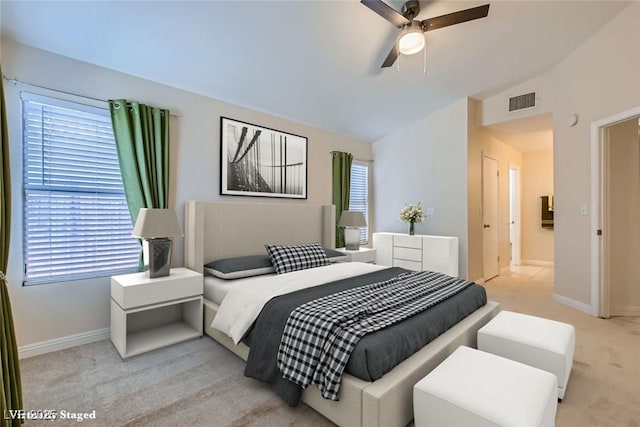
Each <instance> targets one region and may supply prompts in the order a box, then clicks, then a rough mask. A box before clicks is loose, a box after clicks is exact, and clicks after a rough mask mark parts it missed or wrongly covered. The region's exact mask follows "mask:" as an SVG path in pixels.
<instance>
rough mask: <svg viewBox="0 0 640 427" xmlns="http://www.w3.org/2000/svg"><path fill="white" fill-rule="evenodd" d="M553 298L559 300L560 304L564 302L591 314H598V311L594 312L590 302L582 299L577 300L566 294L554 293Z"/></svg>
mask: <svg viewBox="0 0 640 427" xmlns="http://www.w3.org/2000/svg"><path fill="white" fill-rule="evenodd" d="M553 300H554V301H555V302H559V303H560V304H564V305H566V306H568V307H571V308H575V309H576V310H580V311H582V312H584V313H587V314H590V315H591V316H597V315H598V313H594V312H593V309H592V307H591V306H590V305H589V304H585V303H583V302H580V301H576V300H574V299H571V298H568V297H565V296H564V295H559V294H556V293H554V294H553Z"/></svg>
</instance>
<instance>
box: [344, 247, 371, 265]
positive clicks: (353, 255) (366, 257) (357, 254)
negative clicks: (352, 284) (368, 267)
mask: <svg viewBox="0 0 640 427" xmlns="http://www.w3.org/2000/svg"><path fill="white" fill-rule="evenodd" d="M336 251H340V252H343V253H344V254H345V255H346V256H347V259H346V260H345V261H347V262H368V263H369V264H375V263H376V250H375V249H373V248H360V249H358V250H357V251H348V250H346V249H345V248H338V249H336Z"/></svg>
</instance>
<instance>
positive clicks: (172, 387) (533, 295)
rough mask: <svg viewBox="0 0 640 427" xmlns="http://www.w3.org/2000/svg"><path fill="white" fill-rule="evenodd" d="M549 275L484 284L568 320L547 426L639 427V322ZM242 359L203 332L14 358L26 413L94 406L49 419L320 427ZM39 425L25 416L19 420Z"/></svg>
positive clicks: (517, 275) (511, 300)
mask: <svg viewBox="0 0 640 427" xmlns="http://www.w3.org/2000/svg"><path fill="white" fill-rule="evenodd" d="M552 280H553V271H552V270H550V269H542V268H536V267H527V268H522V269H520V270H519V271H517V272H514V273H512V274H510V275H507V276H502V277H499V278H496V279H494V280H491V281H490V282H488V283H487V284H486V287H487V292H488V294H489V297H490V299H493V300H496V301H499V302H500V303H501V304H502V305H503V309H507V310H513V311H519V312H523V313H529V314H534V315H539V316H543V317H547V318H550V319H556V320H560V321H564V322H568V323H572V324H573V325H575V326H576V330H577V347H576V354H575V362H574V368H573V372H572V375H571V378H570V380H569V385H568V388H567V393H566V395H565V399H564V401H563V402H562V403H561V404H559V405H558V415H557V418H556V419H557V425H558V426H560V427H565V426H572V427H573V426H576V427H582V426H598V427H599V426H603V427H605V426H612V427H613V426H615V427H618V426H639V427H640V319H638V318H635V319H633V318H627V319H623V318H618V319H610V320H603V319H596V318H593V317H590V316H588V315H586V314H583V313H581V312H579V311H576V310H574V309H571V308H568V307H565V306H563V305H561V304H558V303H555V302H553V301H552V300H551V294H552V288H553V287H552ZM243 366H244V365H243V362H242V361H241V360H240V359H239V358H238V357H236V356H235V355H233V354H231V353H230V352H229V351H227V350H226V349H224V348H222V347H221V346H219V345H218V344H217V343H215V342H214V341H213V340H211V339H209V338H208V337H204V338H202V339H197V340H191V341H188V342H185V343H182V344H178V345H174V346H171V347H168V348H165V349H161V350H156V351H154V352H151V353H147V354H144V355H140V356H138V357H134V358H132V359H130V360H128V361H126V362H123V361H122V360H121V359H120V357H119V355H118V353H117V352H116V351H115V349H114V348H113V346H112V345H111V343H110V342H109V341H101V342H97V343H94V344H88V345H84V346H80V347H75V348H71V349H68V350H63V351H60V352H56V353H51V354H46V355H42V356H38V357H34V358H30V359H26V360H23V361H22V365H21V369H22V373H23V391H24V402H25V407H26V409H35V410H43V409H55V410H58V411H60V410H67V411H73V412H91V411H93V410H95V411H96V418H97V419H96V420H95V421H94V420H87V421H85V422H83V423H78V422H77V421H67V422H63V421H60V420H59V421H57V422H55V423H54V425H70V426H77V425H79V424H81V425H99V426H120V425H130V426H143V425H144V426H146V425H149V426H191V425H197V426H261V427H262V426H265V427H268V426H328V425H332V424H331V423H330V422H329V421H327V420H326V419H325V418H323V417H322V416H320V415H319V414H317V413H316V412H315V411H313V410H312V409H310V408H309V407H307V406H306V405H304V404H303V405H301V406H300V407H298V408H289V407H288V406H286V405H285V404H283V403H282V402H281V401H280V400H279V399H278V398H277V397H275V396H274V395H273V394H272V393H271V391H270V390H269V389H268V388H267V387H265V386H263V385H262V384H260V383H258V382H256V381H253V380H251V379H248V378H245V377H244V376H243V375H242V371H243ZM36 424H37V425H42V422H28V423H26V425H27V426H28V425H36Z"/></svg>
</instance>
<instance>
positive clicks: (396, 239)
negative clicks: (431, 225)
mask: <svg viewBox="0 0 640 427" xmlns="http://www.w3.org/2000/svg"><path fill="white" fill-rule="evenodd" d="M393 246H396V247H397V246H401V247H403V248H415V249H422V239H421V238H420V236H393Z"/></svg>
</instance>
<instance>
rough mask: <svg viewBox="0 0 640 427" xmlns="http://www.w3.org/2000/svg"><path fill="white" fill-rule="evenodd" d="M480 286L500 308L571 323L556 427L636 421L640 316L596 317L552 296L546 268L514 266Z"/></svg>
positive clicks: (639, 420) (618, 426)
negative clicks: (572, 345) (567, 371)
mask: <svg viewBox="0 0 640 427" xmlns="http://www.w3.org/2000/svg"><path fill="white" fill-rule="evenodd" d="M485 287H486V289H487V294H488V295H489V299H492V300H494V301H499V302H500V304H501V305H502V309H503V310H511V311H517V312H520V313H526V314H532V315H536V316H541V317H546V318H548V319H554V320H558V321H561V322H566V323H571V324H572V325H574V326H575V327H576V352H575V355H574V362H573V370H572V372H571V376H570V377H569V384H568V385H567V391H566V394H565V397H564V400H563V401H562V403H560V404H559V405H558V412H557V416H556V425H557V426H560V427H574V426H575V427H582V426H597V427H608V426H611V427H622V426H629V427H632V426H640V318H637V317H627V318H623V317H618V318H612V319H598V318H595V317H592V316H589V315H588V314H585V313H582V312H580V311H578V310H575V309H573V308H569V307H567V306H565V305H562V304H559V303H557V302H555V301H553V300H552V294H553V269H549V268H542V267H531V266H527V267H523V268H518V269H516V270H515V271H513V272H512V273H511V274H508V275H503V276H499V277H497V278H495V279H493V280H490V281H489V282H487V283H486V284H485Z"/></svg>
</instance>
